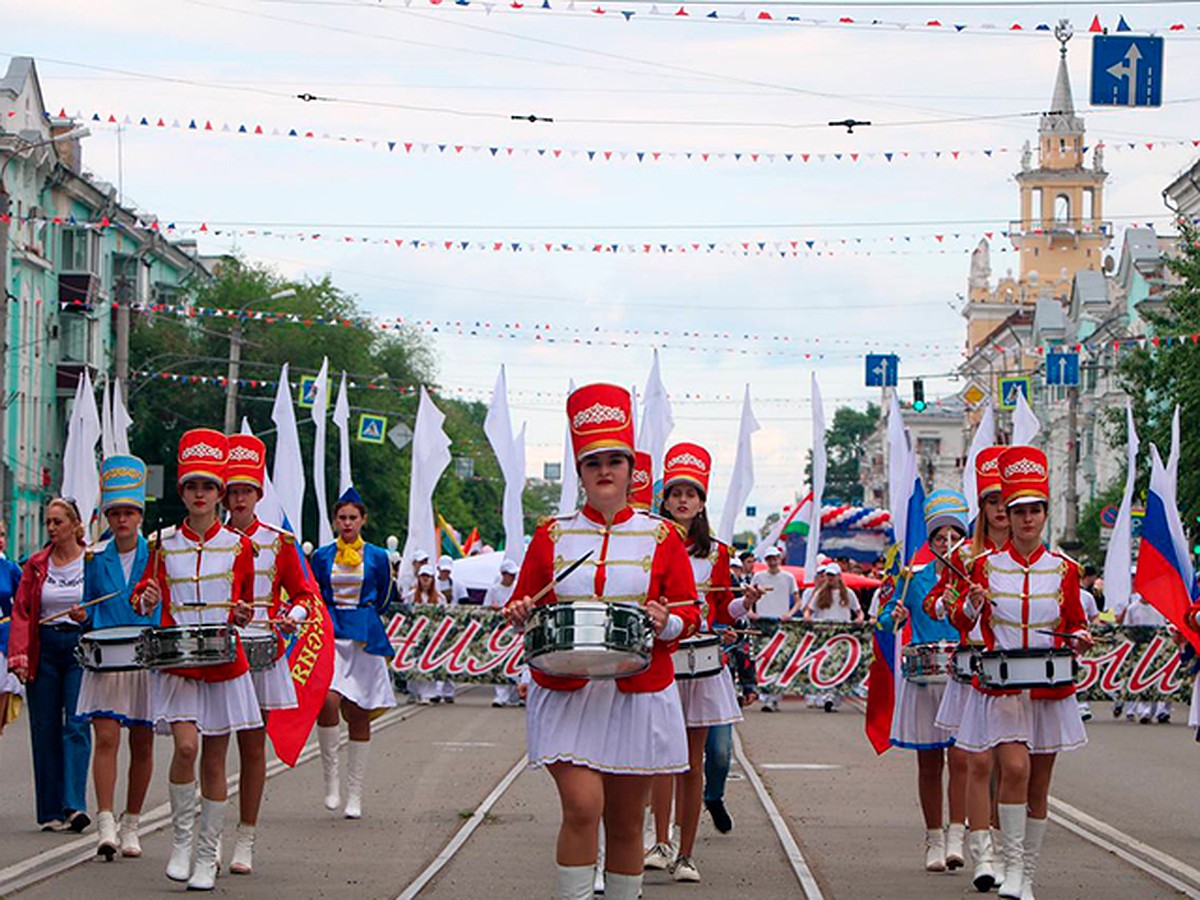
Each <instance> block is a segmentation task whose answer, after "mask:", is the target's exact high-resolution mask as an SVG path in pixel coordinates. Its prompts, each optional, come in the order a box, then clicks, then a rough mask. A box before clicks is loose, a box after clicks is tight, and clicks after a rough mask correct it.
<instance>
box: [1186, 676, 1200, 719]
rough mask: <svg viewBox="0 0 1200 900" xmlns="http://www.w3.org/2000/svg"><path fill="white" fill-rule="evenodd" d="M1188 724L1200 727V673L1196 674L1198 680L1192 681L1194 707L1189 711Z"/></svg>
mask: <svg viewBox="0 0 1200 900" xmlns="http://www.w3.org/2000/svg"><path fill="white" fill-rule="evenodd" d="M1188 726H1189V727H1191V728H1200V673H1198V674H1197V675H1196V680H1195V681H1194V682H1192V709H1191V711H1190V712H1189V713H1188Z"/></svg>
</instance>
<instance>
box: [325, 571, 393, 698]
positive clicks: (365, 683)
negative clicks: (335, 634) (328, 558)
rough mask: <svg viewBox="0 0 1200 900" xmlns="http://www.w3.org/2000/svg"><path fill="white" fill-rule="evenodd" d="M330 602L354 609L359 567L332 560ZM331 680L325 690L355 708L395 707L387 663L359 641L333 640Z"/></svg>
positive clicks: (359, 585)
mask: <svg viewBox="0 0 1200 900" xmlns="http://www.w3.org/2000/svg"><path fill="white" fill-rule="evenodd" d="M329 581H330V584H331V586H332V587H333V601H334V603H336V604H337V605H338V606H339V607H350V608H354V607H357V606H358V599H359V596H360V594H361V593H362V581H363V567H362V564H361V563H360V564H359V565H357V566H343V565H340V564H339V563H338V562H337V561H336V560H335V561H334V563H333V571H332V572H331V573H330V575H329ZM333 648H334V656H333V681H332V682H331V683H330V685H329V689H330V690H331V691H334V692H336V693H338V694H341V695H342V696H343V697H345V698H346V699H347V700H349V701H350V702H351V703H353V704H354V705H355V706H357V707H358V708H359V709H372V710H374V709H390V708H391V707H393V706H395V705H396V694H395V691H393V690H392V679H391V677H390V676H389V675H388V668H387V660H386V659H385V658H384V657H382V656H375V655H374V654H372V653H368V652H367V651H366V650H365V649H364V647H363V645H362V642H360V641H355V640H351V639H350V638H336V639H335V640H334V642H333Z"/></svg>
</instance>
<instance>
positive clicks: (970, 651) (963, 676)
mask: <svg viewBox="0 0 1200 900" xmlns="http://www.w3.org/2000/svg"><path fill="white" fill-rule="evenodd" d="M979 649H980V648H979V647H977V646H975V645H970V646H963V645H961V644H960V645H959V646H958V647H957V648H956V649H955V651H954V671H952V672H951V673H950V677H951V678H953V679H954V680H955V681H959V682H962V683H963V684H970V683H971V679H973V678H974V677H975V657H976V656H978V655H979Z"/></svg>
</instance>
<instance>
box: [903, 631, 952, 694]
mask: <svg viewBox="0 0 1200 900" xmlns="http://www.w3.org/2000/svg"><path fill="white" fill-rule="evenodd" d="M956 649H957V645H956V644H952V643H950V642H948V641H934V642H930V643H928V644H909V645H908V646H906V647H905V648H904V651H903V653H902V655H901V658H900V671H901V673H902V674H903V675H904V677H905V679H906V680H908V681H911V682H912V683H913V684H945V682H946V679H947V678H948V677H949V676H950V673H951V671H952V670H953V669H954V651H955V650H956Z"/></svg>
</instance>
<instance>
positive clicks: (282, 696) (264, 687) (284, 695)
mask: <svg viewBox="0 0 1200 900" xmlns="http://www.w3.org/2000/svg"><path fill="white" fill-rule="evenodd" d="M250 681H251V682H252V683H253V684H254V696H256V697H257V698H258V707H259V709H295V708H296V706H297V705H298V701H297V700H296V685H295V683H294V682H293V681H292V669H291V666H289V665H288V658H287V656H286V655H284V656H281V657H279V659H277V660H275V665H273V666H271V668H269V669H262V670H261V671H258V672H251V673H250Z"/></svg>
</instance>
